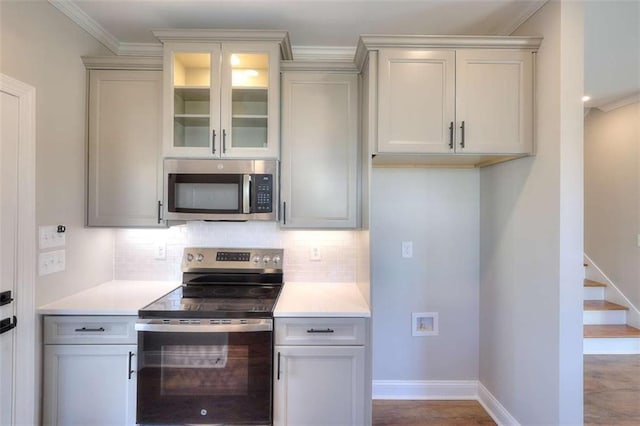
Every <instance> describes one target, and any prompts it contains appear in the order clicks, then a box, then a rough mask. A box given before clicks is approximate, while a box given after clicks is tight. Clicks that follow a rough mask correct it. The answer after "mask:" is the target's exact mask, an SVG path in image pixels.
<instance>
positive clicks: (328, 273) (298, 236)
mask: <svg viewBox="0 0 640 426" xmlns="http://www.w3.org/2000/svg"><path fill="white" fill-rule="evenodd" d="M360 232H361V231H294V230H281V229H280V228H279V226H278V224H277V223H274V222H245V223H231V222H189V223H187V224H184V225H179V226H173V227H171V228H169V229H122V230H117V231H116V237H115V265H114V278H115V279H117V280H161V281H162V280H179V279H180V278H181V271H180V262H181V260H182V251H183V249H184V247H189V246H195V247H228V248H241V247H258V248H283V249H284V262H283V268H284V279H285V281H286V282H318V283H320V282H353V283H355V282H356V280H357V260H358V249H359V248H358V247H359V245H360V241H361V236H360V235H359V233H360ZM165 245H166V259H164V260H159V259H155V254H156V247H158V246H160V247H164V246H165ZM314 247H317V248H318V249H319V251H320V256H321V260H316V261H312V260H310V251H311V249H312V248H314Z"/></svg>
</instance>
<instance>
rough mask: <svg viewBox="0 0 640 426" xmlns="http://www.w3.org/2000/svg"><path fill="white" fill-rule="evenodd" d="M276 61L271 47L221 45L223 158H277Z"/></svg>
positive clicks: (277, 54)
mask: <svg viewBox="0 0 640 426" xmlns="http://www.w3.org/2000/svg"><path fill="white" fill-rule="evenodd" d="M279 58H280V50H279V47H278V46H277V45H273V44H263V45H260V44H248V43H247V44H245V43H228V44H223V45H222V66H223V70H222V78H223V82H222V94H221V96H222V105H221V123H222V132H223V133H222V156H223V157H234V158H277V157H278V151H279V149H278V148H279V147H278V140H279V132H278V130H279V118H278V117H279V113H278V111H279V104H280V99H279V80H280V73H279Z"/></svg>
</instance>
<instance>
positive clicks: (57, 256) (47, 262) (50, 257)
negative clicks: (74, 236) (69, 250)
mask: <svg viewBox="0 0 640 426" xmlns="http://www.w3.org/2000/svg"><path fill="white" fill-rule="evenodd" d="M65 267H66V259H65V251H64V250H55V251H49V252H46V253H40V254H39V255H38V275H40V276H42V275H49V274H53V273H54V272H61V271H64V270H65Z"/></svg>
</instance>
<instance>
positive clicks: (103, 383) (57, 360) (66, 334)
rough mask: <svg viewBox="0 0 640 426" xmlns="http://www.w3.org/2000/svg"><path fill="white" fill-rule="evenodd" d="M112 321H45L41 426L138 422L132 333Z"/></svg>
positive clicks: (126, 322)
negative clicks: (102, 340) (103, 342)
mask: <svg viewBox="0 0 640 426" xmlns="http://www.w3.org/2000/svg"><path fill="white" fill-rule="evenodd" d="M114 318H128V317H78V318H76V317H57V316H49V317H45V331H44V333H45V348H44V365H43V366H44V388H43V393H44V398H43V424H44V425H47V426H48V425H60V426H62V425H64V426H70V425H78V426H86V425H92V426H98V425H104V426H113V425H123V426H124V425H135V424H136V409H135V407H136V374H135V371H134V370H135V367H134V366H135V365H136V358H135V356H136V354H137V346H136V344H135V342H131V341H129V342H127V343H120V342H126V341H127V340H129V339H130V338H128V337H126V336H125V334H127V335H129V336H131V335H133V336H134V338H135V334H131V333H130V332H129V331H128V330H126V331H125V330H124V329H123V327H122V326H123V325H124V326H125V327H126V328H129V324H130V323H132V321H130V320H128V319H121V320H120V321H114ZM74 333H75V335H74ZM101 339H104V340H105V341H106V343H108V344H99V343H96V341H98V342H99V341H100V340H101ZM83 341H84V342H91V343H87V344H83V343H82V342H83ZM52 342H56V343H55V344H54V343H52ZM116 342H117V343H118V344H113V343H116Z"/></svg>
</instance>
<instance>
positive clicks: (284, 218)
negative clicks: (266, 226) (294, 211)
mask: <svg viewBox="0 0 640 426" xmlns="http://www.w3.org/2000/svg"><path fill="white" fill-rule="evenodd" d="M282 224H283V225H286V224H287V202H286V201H283V202H282Z"/></svg>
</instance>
